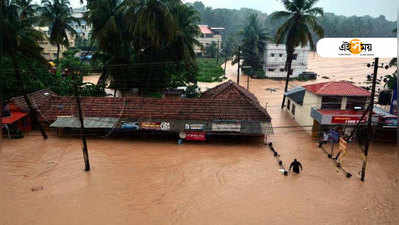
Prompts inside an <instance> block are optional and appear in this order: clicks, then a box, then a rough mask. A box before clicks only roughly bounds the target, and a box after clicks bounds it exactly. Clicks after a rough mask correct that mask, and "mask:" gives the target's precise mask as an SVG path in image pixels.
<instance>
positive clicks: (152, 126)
mask: <svg viewBox="0 0 399 225" xmlns="http://www.w3.org/2000/svg"><path fill="white" fill-rule="evenodd" d="M140 128H141V129H143V130H161V122H141V123H140Z"/></svg>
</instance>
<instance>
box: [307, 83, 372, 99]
mask: <svg viewBox="0 0 399 225" xmlns="http://www.w3.org/2000/svg"><path fill="white" fill-rule="evenodd" d="M303 87H304V88H305V89H306V90H308V91H310V92H312V93H314V94H316V95H322V96H325V95H331V96H370V92H369V91H367V90H365V89H363V88H361V87H358V86H355V85H353V84H352V83H350V82H348V81H331V82H324V83H317V84H309V85H305V86H303Z"/></svg>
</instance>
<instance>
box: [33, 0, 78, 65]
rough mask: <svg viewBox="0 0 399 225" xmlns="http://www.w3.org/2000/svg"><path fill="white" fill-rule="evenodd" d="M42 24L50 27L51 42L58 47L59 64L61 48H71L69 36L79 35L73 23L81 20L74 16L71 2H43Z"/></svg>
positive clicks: (59, 0)
mask: <svg viewBox="0 0 399 225" xmlns="http://www.w3.org/2000/svg"><path fill="white" fill-rule="evenodd" d="M40 11H41V24H42V25H46V26H48V27H49V33H50V34H49V41H50V43H51V44H53V45H56V46H57V62H58V61H59V59H60V48H61V46H65V47H67V48H68V47H69V38H70V37H69V36H71V35H75V36H76V35H77V32H76V30H75V29H74V28H73V23H78V24H80V22H79V19H77V18H74V17H73V16H72V8H71V7H70V3H69V0H42V7H40Z"/></svg>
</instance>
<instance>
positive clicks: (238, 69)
mask: <svg viewBox="0 0 399 225" xmlns="http://www.w3.org/2000/svg"><path fill="white" fill-rule="evenodd" d="M237 58H238V67H237V84H238V85H239V84H240V60H241V47H240V46H238V56H237Z"/></svg>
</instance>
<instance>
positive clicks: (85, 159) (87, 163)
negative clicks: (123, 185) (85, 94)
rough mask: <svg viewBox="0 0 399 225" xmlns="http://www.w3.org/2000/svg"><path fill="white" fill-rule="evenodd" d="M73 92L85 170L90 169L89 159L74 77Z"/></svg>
mask: <svg viewBox="0 0 399 225" xmlns="http://www.w3.org/2000/svg"><path fill="white" fill-rule="evenodd" d="M74 76H77V74H74ZM74 83H75V84H74V92H75V97H76V104H77V107H78V117H79V121H80V137H81V138H82V144H83V149H82V151H83V160H84V162H85V171H90V161H89V152H88V150H87V141H86V134H84V120H83V115H82V108H81V105H80V97H79V91H78V85H77V79H76V78H75V82H74Z"/></svg>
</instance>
